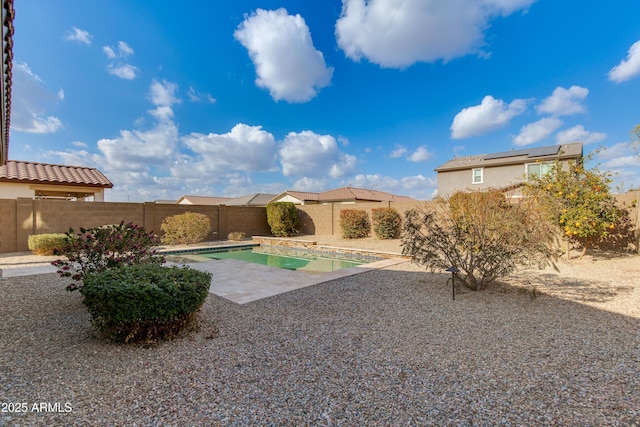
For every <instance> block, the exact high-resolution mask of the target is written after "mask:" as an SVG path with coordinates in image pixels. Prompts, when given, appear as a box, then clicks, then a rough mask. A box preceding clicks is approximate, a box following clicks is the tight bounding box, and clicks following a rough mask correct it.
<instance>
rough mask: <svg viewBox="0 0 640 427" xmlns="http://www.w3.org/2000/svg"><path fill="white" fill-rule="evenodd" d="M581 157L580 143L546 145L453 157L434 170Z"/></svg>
mask: <svg viewBox="0 0 640 427" xmlns="http://www.w3.org/2000/svg"><path fill="white" fill-rule="evenodd" d="M580 157H582V143H581V142H574V143H571V144H560V145H548V146H545V147H533V148H525V149H521V150H511V151H503V152H499V153H489V154H479V155H474V156H464V157H454V158H453V159H451V160H449V161H448V162H446V163H444V164H442V165H440V166H438V167H437V168H435V171H436V172H443V171H452V170H461V169H469V168H474V167H488V166H503V165H511V164H522V163H529V162H535V161H553V160H565V159H576V158H580Z"/></svg>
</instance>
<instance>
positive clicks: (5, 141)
mask: <svg viewBox="0 0 640 427" xmlns="http://www.w3.org/2000/svg"><path fill="white" fill-rule="evenodd" d="M14 17H15V10H14V9H13V0H2V26H3V31H2V32H3V38H2V52H3V57H4V60H3V64H2V69H3V73H2V78H1V79H0V81H1V83H2V108H1V109H0V110H1V111H0V140H1V141H0V165H4V164H6V163H7V160H8V158H9V126H10V124H11V80H12V78H11V67H12V64H13V32H14V27H13V19H14ZM5 28H6V31H5V30H4V29H5Z"/></svg>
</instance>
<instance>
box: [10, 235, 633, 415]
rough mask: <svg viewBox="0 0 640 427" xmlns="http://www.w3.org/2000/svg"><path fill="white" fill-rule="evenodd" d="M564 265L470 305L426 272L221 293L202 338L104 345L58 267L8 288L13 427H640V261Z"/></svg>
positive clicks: (518, 278)
mask: <svg viewBox="0 0 640 427" xmlns="http://www.w3.org/2000/svg"><path fill="white" fill-rule="evenodd" d="M318 240H319V243H327V244H333V245H337V246H344V245H342V244H340V245H338V244H337V243H340V242H339V240H340V239H337V240H336V239H333V240H332V239H329V240H325V242H320V239H318ZM370 243H371V244H375V245H377V247H375V249H378V250H391V248H390V245H391V244H392V243H393V242H392V243H388V242H386V243H385V244H386V245H388V246H389V247H387V248H386V249H381V248H380V245H382V244H383V243H381V242H379V241H378V242H375V239H373V240H372V241H371V242H370ZM396 243H397V242H396ZM359 244H362V245H365V243H363V241H360V242H359ZM351 246H354V245H353V244H352V245H351ZM2 262H5V263H9V262H11V263H14V264H15V263H16V262H17V261H16V260H15V259H14V258H12V257H3V258H0V268H1V264H2ZM559 267H560V273H557V272H555V271H554V270H551V269H549V270H544V271H521V272H518V273H517V274H514V275H513V276H511V277H510V278H508V279H507V280H505V281H503V282H502V283H499V284H496V285H495V286H492V287H491V288H490V289H488V290H486V291H483V292H460V293H458V294H457V295H456V300H455V301H452V300H451V290H450V289H449V288H448V287H447V286H446V285H445V281H446V279H447V277H448V276H447V275H445V274H438V273H435V274H433V273H427V272H425V271H424V270H422V269H421V268H419V267H417V266H413V265H410V264H405V265H400V266H395V267H392V268H389V269H385V270H378V271H371V272H367V273H363V274H360V275H357V276H352V277H348V278H345V279H340V280H335V281H332V282H327V283H323V284H320V285H316V286H312V287H309V288H304V289H299V290H296V291H293V292H289V293H286V294H282V295H278V296H275V297H271V298H267V299H263V300H260V301H257V302H254V303H250V304H246V305H237V304H234V303H232V302H230V301H227V300H224V299H222V298H219V297H217V296H215V295H210V296H209V297H208V299H207V302H206V303H205V306H204V307H203V310H202V312H201V315H200V328H199V330H198V331H196V332H195V333H193V334H192V335H190V336H187V337H183V338H179V339H176V340H173V341H171V342H165V343H161V344H158V345H155V346H146V347H145V346H137V345H128V346H124V345H114V344H110V343H108V342H104V341H101V340H99V339H98V338H96V337H95V335H94V332H93V330H92V327H91V324H90V321H89V316H88V314H87V312H86V310H85V309H84V307H83V305H82V303H81V298H80V295H79V294H78V293H69V292H66V291H65V290H64V287H65V284H66V281H65V280H64V279H61V278H59V277H57V276H56V275H54V274H47V275H40V276H25V277H15V278H5V279H0V402H1V403H2V407H1V408H0V410H1V411H2V412H0V425H2V426H4V425H7V426H9V425H11V426H14V425H15V426H18V425H19V426H26V425H43V426H45V425H46V426H58V425H60V426H62V425H65V426H66V425H78V426H86V425H110V426H160V425H163V426H164V425H177V426H199V425H203V426H204V425H223V426H226V425H239V426H244V425H277V426H280V425H287V426H288V425H291V426H300V425H313V426H315V425H318V426H338V425H345V426H355V425H389V426H396V425H398V426H399V425H411V426H413V425H438V426H441V425H463V426H476V425H478V426H481V425H505V426H533V425H535V426H541V425H542V426H544V425H554V426H555V425H568V426H578V425H580V426H596V425H598V426H599V425H612V426H628V425H640V328H639V327H640V280H638V279H639V278H640V257H638V256H637V255H635V256H609V255H607V254H598V255H597V256H587V257H585V259H583V260H573V261H571V263H567V262H560V265H559ZM533 289H535V296H534V292H533V291H532V290H533ZM41 402H43V403H45V404H46V403H49V404H50V405H49V408H46V409H49V410H57V412H40V413H39V412H36V411H34V407H33V404H34V403H36V404H38V405H39V404H40V403H41ZM18 403H19V404H22V403H26V406H27V412H26V413H17V412H15V411H14V412H6V411H8V410H9V409H11V410H15V405H11V404H18ZM56 404H57V406H56ZM45 406H46V405H45ZM37 408H39V406H37ZM66 410H68V412H65V411H66Z"/></svg>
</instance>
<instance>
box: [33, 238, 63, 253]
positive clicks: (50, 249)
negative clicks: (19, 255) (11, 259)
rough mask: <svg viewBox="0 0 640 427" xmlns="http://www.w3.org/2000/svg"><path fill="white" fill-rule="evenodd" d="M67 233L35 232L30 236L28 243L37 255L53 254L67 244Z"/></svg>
mask: <svg viewBox="0 0 640 427" xmlns="http://www.w3.org/2000/svg"><path fill="white" fill-rule="evenodd" d="M66 237H67V236H66V234H64V233H50V234H34V235H32V236H29V240H28V241H27V245H28V246H29V250H30V251H31V252H33V253H34V254H36V255H53V254H54V252H55V251H56V250H58V251H59V250H61V249H62V248H63V247H64V245H65V244H66V241H67V240H66Z"/></svg>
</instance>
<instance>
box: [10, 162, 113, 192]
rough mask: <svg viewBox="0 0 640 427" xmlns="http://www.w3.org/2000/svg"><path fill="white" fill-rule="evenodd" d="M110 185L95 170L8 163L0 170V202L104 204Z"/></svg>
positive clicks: (40, 164) (105, 178) (111, 185)
mask: <svg viewBox="0 0 640 427" xmlns="http://www.w3.org/2000/svg"><path fill="white" fill-rule="evenodd" d="M112 187H113V184H112V183H111V181H109V180H108V179H107V177H106V176H104V175H103V174H102V172H100V171H99V170H98V169H95V168H87V167H82V166H65V165H52V164H46V163H35V162H22V161H16V160H9V161H7V163H6V164H5V165H4V166H0V199H17V198H19V197H25V198H31V199H52V198H53V199H67V200H88V199H93V200H94V201H104V190H105V189H106V188H112Z"/></svg>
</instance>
